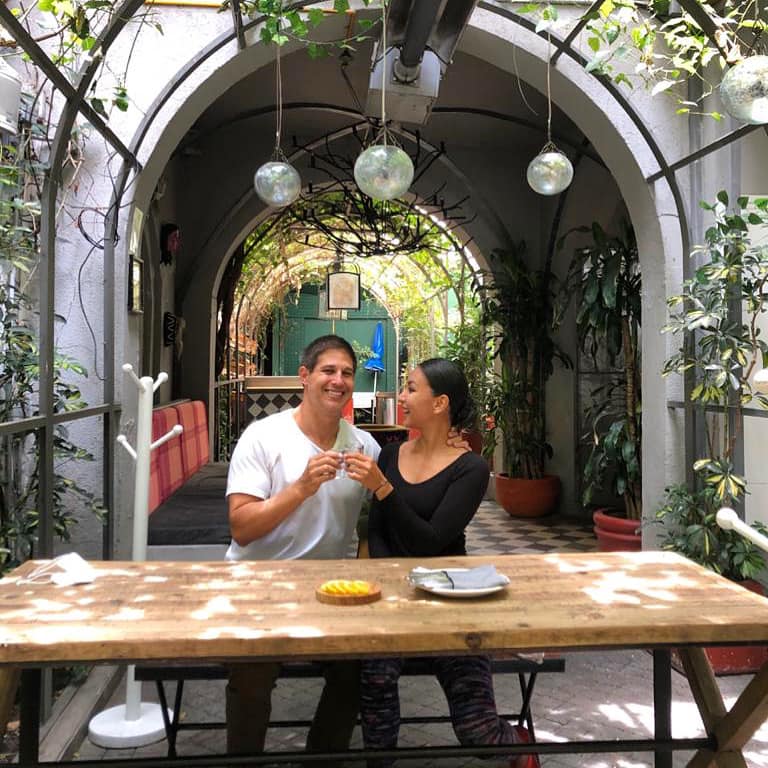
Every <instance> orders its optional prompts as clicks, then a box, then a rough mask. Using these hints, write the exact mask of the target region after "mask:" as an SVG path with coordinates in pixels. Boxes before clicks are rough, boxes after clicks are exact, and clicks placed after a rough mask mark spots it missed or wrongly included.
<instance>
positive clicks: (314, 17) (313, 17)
mask: <svg viewBox="0 0 768 768" xmlns="http://www.w3.org/2000/svg"><path fill="white" fill-rule="evenodd" d="M307 17H308V19H309V23H310V25H311V26H313V27H318V26H320V24H322V22H323V19H324V18H325V14H324V13H323V12H322V11H321V10H320V9H319V8H310V9H309V11H307ZM360 25H361V26H362V21H361V22H360Z"/></svg>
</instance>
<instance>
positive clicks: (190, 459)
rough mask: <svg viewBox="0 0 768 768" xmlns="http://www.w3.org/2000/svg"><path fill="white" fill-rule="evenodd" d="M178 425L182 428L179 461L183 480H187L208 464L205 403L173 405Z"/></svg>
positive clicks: (200, 401)
mask: <svg viewBox="0 0 768 768" xmlns="http://www.w3.org/2000/svg"><path fill="white" fill-rule="evenodd" d="M174 408H175V409H176V413H177V415H178V417H179V424H181V426H182V427H184V431H183V432H182V433H181V461H182V464H183V466H184V480H185V481H186V480H189V478H190V477H192V475H194V474H195V472H197V470H198V469H200V467H202V466H203V465H204V464H207V463H208V460H209V458H210V452H209V449H208V419H207V413H206V410H205V403H203V401H202V400H193V401H192V402H189V403H181V404H180V405H175V406H174Z"/></svg>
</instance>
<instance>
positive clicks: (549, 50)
mask: <svg viewBox="0 0 768 768" xmlns="http://www.w3.org/2000/svg"><path fill="white" fill-rule="evenodd" d="M551 62H552V39H551V38H550V36H549V27H547V144H551V143H552V83H551V80H550V71H551Z"/></svg>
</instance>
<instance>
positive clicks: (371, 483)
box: [345, 453, 386, 491]
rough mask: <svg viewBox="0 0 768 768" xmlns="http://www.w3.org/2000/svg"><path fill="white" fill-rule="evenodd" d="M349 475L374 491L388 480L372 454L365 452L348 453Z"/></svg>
mask: <svg viewBox="0 0 768 768" xmlns="http://www.w3.org/2000/svg"><path fill="white" fill-rule="evenodd" d="M345 459H346V464H347V477H350V478H351V479H352V480H357V482H358V483H360V484H361V485H364V486H365V487H366V488H367V489H368V490H369V491H374V490H376V488H378V487H380V486H381V484H382V483H383V482H384V481H385V480H386V478H385V477H384V475H383V473H382V471H381V470H380V469H379V467H378V465H377V464H376V460H375V459H374V458H373V457H372V456H368V455H367V454H365V453H348V454H346V457H345Z"/></svg>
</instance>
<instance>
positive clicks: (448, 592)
mask: <svg viewBox="0 0 768 768" xmlns="http://www.w3.org/2000/svg"><path fill="white" fill-rule="evenodd" d="M414 570H419V569H414ZM424 570H427V569H424ZM450 570H452V571H467V570H469V569H468V568H451V569H450ZM408 583H409V584H410V585H411V586H412V587H416V589H423V590H424V591H425V592H431V593H432V594H433V595H440V596H441V597H483V595H492V594H494V592H500V591H501V590H502V589H506V588H507V587H508V586H509V580H508V581H507V583H506V584H495V585H494V586H492V587H481V588H479V589H454V588H453V587H430V586H428V585H426V584H419V583H418V582H416V581H412V580H411V579H410V578H409V579H408Z"/></svg>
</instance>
